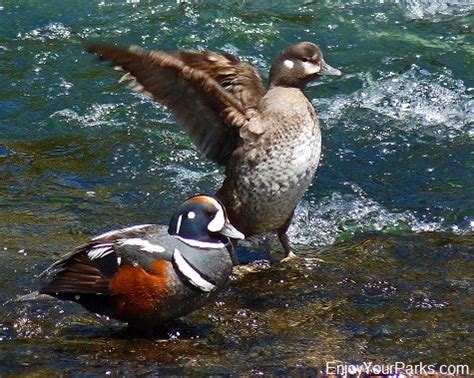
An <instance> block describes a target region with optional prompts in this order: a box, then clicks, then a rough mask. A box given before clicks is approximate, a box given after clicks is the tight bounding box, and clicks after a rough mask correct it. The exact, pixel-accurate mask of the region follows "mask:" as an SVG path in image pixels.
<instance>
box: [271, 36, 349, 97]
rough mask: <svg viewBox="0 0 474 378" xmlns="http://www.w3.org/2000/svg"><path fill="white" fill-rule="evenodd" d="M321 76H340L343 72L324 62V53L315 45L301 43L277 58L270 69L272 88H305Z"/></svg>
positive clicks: (284, 51) (289, 48)
mask: <svg viewBox="0 0 474 378" xmlns="http://www.w3.org/2000/svg"><path fill="white" fill-rule="evenodd" d="M320 75H336V76H340V75H341V71H339V70H338V69H336V68H333V67H331V66H330V65H329V64H327V63H326V62H325V61H324V58H323V53H322V52H321V50H320V49H319V47H318V46H316V45H315V44H314V43H310V42H301V43H297V44H296V45H292V46H290V47H288V48H287V49H285V50H283V51H282V52H281V53H280V54H279V55H278V56H277V58H276V59H275V61H274V62H273V64H272V68H271V69H270V87H274V86H282V87H295V88H304V87H305V86H306V84H308V83H309V82H310V81H311V80H313V79H315V78H316V77H317V76H320Z"/></svg>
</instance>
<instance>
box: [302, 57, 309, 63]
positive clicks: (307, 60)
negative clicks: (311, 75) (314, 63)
mask: <svg viewBox="0 0 474 378" xmlns="http://www.w3.org/2000/svg"><path fill="white" fill-rule="evenodd" d="M301 61H302V62H309V59H308V58H301Z"/></svg>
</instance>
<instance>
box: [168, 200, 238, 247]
mask: <svg viewBox="0 0 474 378" xmlns="http://www.w3.org/2000/svg"><path fill="white" fill-rule="evenodd" d="M168 233H169V234H170V235H176V236H179V237H181V238H184V239H186V240H194V241H198V242H213V241H215V242H219V241H228V238H232V239H243V238H244V235H243V234H242V233H241V232H240V231H238V230H237V229H236V228H235V227H234V226H232V224H230V222H229V219H228V218H227V213H226V211H225V208H224V205H222V203H221V202H220V201H219V200H218V199H217V198H215V197H212V196H208V195H197V196H194V197H190V198H188V199H187V200H186V201H185V202H184V203H183V204H182V205H181V206H180V207H179V209H178V210H177V211H176V213H175V214H174V215H173V217H172V218H171V221H170V224H169V228H168Z"/></svg>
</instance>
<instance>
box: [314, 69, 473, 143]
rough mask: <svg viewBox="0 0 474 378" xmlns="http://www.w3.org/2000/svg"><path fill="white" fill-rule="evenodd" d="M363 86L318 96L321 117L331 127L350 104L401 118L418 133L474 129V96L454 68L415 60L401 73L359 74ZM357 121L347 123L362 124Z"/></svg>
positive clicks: (460, 132) (449, 133) (404, 125)
mask: <svg viewBox="0 0 474 378" xmlns="http://www.w3.org/2000/svg"><path fill="white" fill-rule="evenodd" d="M357 76H358V77H359V79H361V80H362V81H363V88H362V89H360V90H358V91H356V92H353V93H351V94H349V95H341V96H336V97H335V98H333V99H331V100H327V99H326V100H319V101H318V102H320V104H317V105H316V107H317V108H318V109H321V110H323V111H322V112H321V113H320V117H321V118H322V119H323V120H324V121H325V124H326V125H327V126H329V127H331V126H334V125H337V124H338V122H339V121H340V120H341V119H344V118H345V115H344V112H345V110H346V109H349V108H365V109H370V110H372V111H374V112H376V113H377V114H380V115H382V116H385V117H388V118H390V119H395V120H398V121H402V122H401V124H400V126H399V127H400V128H402V129H405V131H410V130H416V131H417V133H419V132H421V133H425V134H430V135H439V136H440V137H444V136H448V137H455V136H459V135H465V134H466V135H469V134H472V133H473V132H474V130H473V128H472V124H473V121H474V100H472V98H471V96H469V94H468V89H467V88H466V87H465V85H464V83H463V81H462V80H459V79H454V78H453V75H452V73H451V71H449V70H445V71H444V72H443V73H430V72H428V71H426V70H423V69H421V68H420V67H418V66H417V65H415V64H413V65H412V66H411V67H410V68H409V69H408V70H407V71H405V72H404V73H402V74H395V73H388V74H385V76H384V77H382V78H381V79H378V80H374V79H373V78H372V77H371V75H370V74H360V75H357ZM359 126H360V125H358V124H354V125H349V126H348V127H353V128H355V127H359Z"/></svg>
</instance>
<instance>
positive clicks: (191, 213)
mask: <svg viewBox="0 0 474 378" xmlns="http://www.w3.org/2000/svg"><path fill="white" fill-rule="evenodd" d="M188 218H189V219H194V218H196V213H195V212H194V211H190V212H189V213H188Z"/></svg>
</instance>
